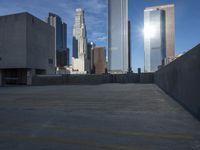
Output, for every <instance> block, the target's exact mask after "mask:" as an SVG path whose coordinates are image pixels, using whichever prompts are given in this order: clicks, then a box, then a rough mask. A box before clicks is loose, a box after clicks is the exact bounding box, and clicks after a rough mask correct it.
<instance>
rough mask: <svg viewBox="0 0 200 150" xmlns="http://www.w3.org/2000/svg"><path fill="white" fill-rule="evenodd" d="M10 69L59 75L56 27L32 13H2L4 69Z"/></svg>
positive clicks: (0, 43) (1, 66)
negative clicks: (57, 69) (56, 52)
mask: <svg viewBox="0 0 200 150" xmlns="http://www.w3.org/2000/svg"><path fill="white" fill-rule="evenodd" d="M49 59H51V60H52V61H49ZM8 68H12V69H14V68H31V69H43V70H46V73H47V74H55V31H54V28H53V27H52V26H50V25H49V24H47V23H45V22H43V21H42V20H40V19H38V18H36V17H34V16H32V15H30V14H29V13H19V14H13V15H7V16H0V69H8Z"/></svg>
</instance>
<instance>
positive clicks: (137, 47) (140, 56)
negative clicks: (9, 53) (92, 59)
mask: <svg viewBox="0 0 200 150" xmlns="http://www.w3.org/2000/svg"><path fill="white" fill-rule="evenodd" d="M170 3H174V4H175V26H176V27H175V50H176V54H180V53H183V52H186V51H188V50H190V49H191V48H192V47H194V46H195V45H197V44H198V43H200V19H199V18H200V1H199V0H129V20H130V21H131V24H132V41H131V42H132V68H133V70H134V71H135V72H136V71H137V68H142V70H143V69H144V46H143V45H144V42H143V26H144V8H145V7H148V6H154V5H163V4H170ZM76 8H83V9H84V10H85V20H86V28H87V33H88V41H92V42H95V43H96V45H97V46H107V0H0V16H3V15H7V14H13V13H19V12H24V11H26V12H29V13H31V14H32V15H34V16H36V17H38V18H40V19H42V20H46V18H47V17H48V13H49V12H52V13H55V14H57V15H59V16H60V17H61V18H62V20H63V21H64V22H65V23H67V26H68V27H67V28H68V29H67V32H68V33H67V37H68V39H67V43H68V45H67V46H68V47H69V48H70V50H72V29H73V24H74V17H75V9H76ZM70 55H72V53H71V51H70Z"/></svg>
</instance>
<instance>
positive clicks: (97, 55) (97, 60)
mask: <svg viewBox="0 0 200 150" xmlns="http://www.w3.org/2000/svg"><path fill="white" fill-rule="evenodd" d="M92 68H93V69H92V73H94V74H104V73H106V50H105V47H95V48H93V50H92Z"/></svg>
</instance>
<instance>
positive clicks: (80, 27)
mask: <svg viewBox="0 0 200 150" xmlns="http://www.w3.org/2000/svg"><path fill="white" fill-rule="evenodd" d="M87 64H88V63H87V32H86V25H85V16H84V11H83V9H81V8H78V9H76V16H75V23H74V28H73V57H72V67H73V70H74V71H77V72H78V73H81V74H82V73H87V72H89V70H90V67H89V66H88V65H87Z"/></svg>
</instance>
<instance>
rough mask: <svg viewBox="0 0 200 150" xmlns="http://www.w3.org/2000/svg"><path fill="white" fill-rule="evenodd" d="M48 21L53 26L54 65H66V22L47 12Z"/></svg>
mask: <svg viewBox="0 0 200 150" xmlns="http://www.w3.org/2000/svg"><path fill="white" fill-rule="evenodd" d="M48 23H49V24H50V25H51V26H53V27H54V28H55V37H56V38H55V40H56V41H55V43H56V66H57V67H63V66H66V65H67V62H68V60H67V59H69V57H68V56H67V53H68V52H67V24H66V23H64V22H62V19H61V17H59V16H58V15H56V14H53V13H49V17H48Z"/></svg>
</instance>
